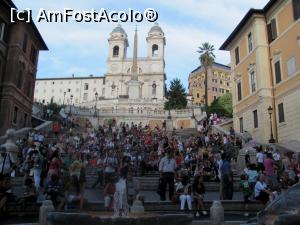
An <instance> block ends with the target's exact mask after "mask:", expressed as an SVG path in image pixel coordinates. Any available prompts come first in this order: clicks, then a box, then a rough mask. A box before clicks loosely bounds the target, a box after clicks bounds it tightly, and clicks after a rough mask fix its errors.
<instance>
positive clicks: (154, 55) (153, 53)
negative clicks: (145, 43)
mask: <svg viewBox="0 0 300 225" xmlns="http://www.w3.org/2000/svg"><path fill="white" fill-rule="evenodd" d="M157 56H158V45H156V44H155V45H152V57H157Z"/></svg>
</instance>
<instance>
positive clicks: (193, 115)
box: [191, 96, 195, 119]
mask: <svg viewBox="0 0 300 225" xmlns="http://www.w3.org/2000/svg"><path fill="white" fill-rule="evenodd" d="M191 101H192V116H191V118H192V119H195V112H194V96H192V98H191Z"/></svg>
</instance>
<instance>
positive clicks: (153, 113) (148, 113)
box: [64, 106, 203, 118]
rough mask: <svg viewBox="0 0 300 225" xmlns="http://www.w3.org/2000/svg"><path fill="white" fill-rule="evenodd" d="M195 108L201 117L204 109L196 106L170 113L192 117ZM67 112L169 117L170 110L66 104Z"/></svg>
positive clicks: (73, 113)
mask: <svg viewBox="0 0 300 225" xmlns="http://www.w3.org/2000/svg"><path fill="white" fill-rule="evenodd" d="M193 110H194V115H195V116H196V117H197V118H198V117H201V116H202V115H203V114H202V111H201V109H198V108H195V109H191V108H188V109H182V110H170V114H171V116H172V117H176V118H177V117H178V118H183V117H191V116H192V113H193ZM64 111H65V114H70V113H71V114H72V115H80V116H98V117H107V116H129V117H131V116H137V117H139V116H140V117H142V116H152V117H168V115H169V111H168V110H142V109H140V110H139V109H133V110H131V109H128V110H123V109H111V110H109V109H106V110H104V109H97V110H95V108H93V107H91V108H82V107H76V106H72V107H71V108H70V106H66V108H65V109H64Z"/></svg>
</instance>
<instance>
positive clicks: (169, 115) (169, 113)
mask: <svg viewBox="0 0 300 225" xmlns="http://www.w3.org/2000/svg"><path fill="white" fill-rule="evenodd" d="M167 99H168V100H169V101H170V97H169V96H168V97H167ZM170 119H172V116H171V108H170V104H169V107H168V120H170Z"/></svg>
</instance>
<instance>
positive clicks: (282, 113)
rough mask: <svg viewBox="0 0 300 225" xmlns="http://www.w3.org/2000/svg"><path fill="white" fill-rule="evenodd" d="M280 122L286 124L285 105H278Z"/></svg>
mask: <svg viewBox="0 0 300 225" xmlns="http://www.w3.org/2000/svg"><path fill="white" fill-rule="evenodd" d="M278 120H279V123H283V122H284V108H283V103H280V104H278Z"/></svg>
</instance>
